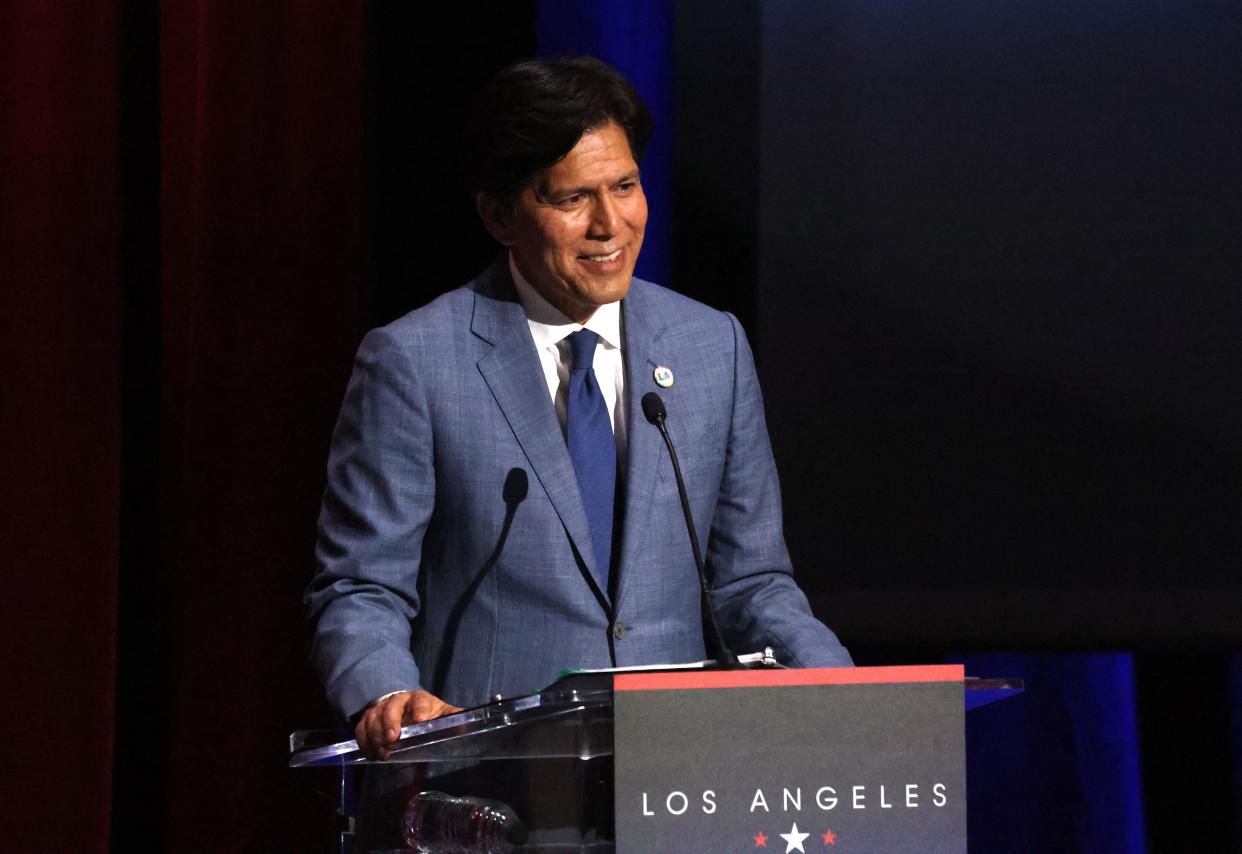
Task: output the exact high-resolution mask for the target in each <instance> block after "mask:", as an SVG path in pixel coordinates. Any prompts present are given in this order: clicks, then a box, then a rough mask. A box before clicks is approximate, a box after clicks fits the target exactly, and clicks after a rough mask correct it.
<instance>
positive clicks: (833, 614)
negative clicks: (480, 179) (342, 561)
mask: <svg viewBox="0 0 1242 854" xmlns="http://www.w3.org/2000/svg"><path fill="white" fill-rule="evenodd" d="M406 5H407V4H389V3H379V2H376V3H363V2H361V0H355V2H354V3H346V4H333V5H331V6H323V7H320V6H316V7H313V8H308V7H305V6H304V5H303V4H294V3H288V2H278V3H265V4H257V5H254V4H242V3H228V2H210V0H198V2H195V3H189V4H158V3H154V2H123V1H122V0H114V1H113V2H105V3H99V4H90V5H89V6H83V7H81V8H78V7H74V8H53V7H52V5H51V4H45V3H40V2H34V0H23V2H19V3H17V4H11V5H7V6H5V7H4V9H3V10H2V11H0V87H2V88H0V107H2V109H3V112H2V113H0V115H3V121H2V122H0V169H2V172H0V280H2V281H3V291H2V292H3V299H4V302H3V309H4V312H3V316H4V322H5V325H6V334H5V335H4V337H3V343H2V344H0V346H2V347H3V350H2V352H3V355H4V357H5V359H4V365H5V369H4V370H5V377H4V383H3V392H2V393H0V435H2V437H3V453H4V470H3V471H4V478H3V482H4V499H5V501H4V513H3V517H2V521H0V542H3V543H4V545H5V551H6V554H8V555H9V556H10V557H9V560H8V561H6V564H7V565H8V566H9V567H10V572H9V573H8V574H7V577H8V578H10V579H12V580H11V582H10V584H9V587H8V589H7V591H6V592H7V594H8V595H6V596H5V597H4V599H3V606H2V607H3V612H2V616H3V625H4V626H5V628H6V631H5V636H6V640H7V643H6V656H5V669H6V676H5V678H6V683H7V684H6V690H5V692H4V697H5V703H4V712H5V720H6V721H7V722H8V727H7V731H6V737H5V744H6V748H5V751H4V754H3V759H4V768H5V773H4V779H5V783H4V789H3V798H4V801H5V803H6V805H7V806H6V809H5V811H4V819H3V820H2V821H0V838H4V839H5V840H6V843H7V844H11V845H12V846H14V847H15V848H16V849H19V850H104V849H108V848H110V847H111V848H116V849H118V850H129V849H134V848H142V849H157V850H158V849H168V850H177V851H182V850H289V851H302V850H316V849H317V848H320V849H321V848H322V847H323V846H324V845H325V840H329V839H330V838H331V834H332V831H333V818H332V814H331V809H330V802H329V800H328V799H327V798H326V797H324V796H323V795H322V794H320V793H319V789H321V788H322V786H323V784H324V783H325V781H324V780H323V779H319V778H312V777H309V776H304V775H299V774H294V773H292V772H290V771H288V770H287V769H285V768H284V767H283V766H284V762H285V760H286V755H287V754H286V747H285V743H284V738H285V736H286V735H287V733H288V732H289V731H291V730H293V729H300V728H308V727H315V726H324V725H331V724H332V723H333V721H332V720H331V717H330V715H329V713H328V712H327V710H326V707H325V705H324V703H323V700H322V697H321V695H320V691H319V688H318V686H317V684H316V682H315V679H314V676H313V674H312V673H311V671H310V668H309V666H308V664H307V663H306V646H307V638H306V634H305V627H304V624H303V619H304V618H303V616H302V610H301V605H300V602H299V597H300V592H301V589H302V587H303V586H304V585H305V583H306V581H307V580H308V578H309V575H310V573H311V571H312V567H311V563H310V554H311V549H312V546H313V540H314V524H315V517H316V513H317V509H318V501H319V495H320V492H321V490H322V486H323V461H324V459H325V457H326V451H327V444H328V439H329V435H330V431H331V428H332V424H333V421H334V419H335V413H336V407H337V405H338V403H339V399H340V396H341V393H342V390H343V388H344V383H345V380H346V378H347V376H348V372H349V368H350V362H351V358H352V353H353V349H354V347H355V346H356V343H357V341H358V340H359V338H360V337H361V335H362V334H363V333H364V332H365V331H366V330H367V329H368V328H370V327H372V326H374V325H376V324H378V323H383V322H386V321H388V320H390V319H392V318H394V317H396V316H398V315H400V314H401V313H403V312H404V311H407V310H409V309H411V308H413V307H415V306H417V305H420V304H422V303H423V302H425V301H427V300H428V299H429V298H431V297H432V296H434V295H436V294H438V293H440V292H443V291H444V290H447V289H449V288H450V287H453V286H456V285H457V284H460V283H462V282H464V281H466V280H467V279H469V278H471V277H472V276H473V275H474V274H475V273H476V272H477V271H478V270H479V269H481V268H482V267H483V266H484V265H485V264H486V263H487V262H488V261H489V260H490V259H491V258H492V257H493V255H494V252H495V249H494V248H493V246H492V245H491V244H490V242H489V241H488V240H487V238H486V236H485V235H484V233H483V232H482V230H481V228H479V227H478V226H477V224H476V223H475V221H474V214H473V211H472V209H471V205H470V202H469V199H468V198H466V197H465V196H464V194H463V193H462V192H461V191H460V188H459V184H458V181H457V178H456V174H455V169H454V165H453V164H454V152H455V148H456V128H457V124H458V120H459V117H460V114H461V110H462V108H463V106H464V104H465V103H466V101H467V100H468V98H469V96H470V95H471V93H473V92H474V91H475V90H476V89H477V88H478V86H479V85H480V84H481V83H482V82H483V81H484V80H486V79H487V78H488V77H489V76H490V75H491V74H492V73H494V71H495V70H497V69H499V68H500V67H502V66H503V65H505V64H507V63H508V62H510V61H512V60H513V59H516V58H519V57H523V56H528V55H532V54H535V53H543V54H549V53H558V52H561V51H565V50H576V51H586V52H592V53H596V54H598V55H600V56H602V57H603V58H605V59H607V60H609V61H611V62H613V63H615V64H617V65H618V66H619V67H621V68H622V69H623V70H624V71H625V72H626V73H627V74H628V75H629V76H631V78H632V79H634V80H635V82H636V84H637V85H638V86H639V89H640V91H641V92H642V94H643V96H644V97H645V98H646V99H647V100H648V101H649V102H650V103H651V104H652V106H653V108H654V109H655V112H656V117H657V122H658V125H657V137H656V139H655V141H654V142H653V146H652V150H651V152H650V154H649V156H648V158H647V160H646V161H645V162H644V164H643V166H644V182H645V184H646V185H647V188H648V194H649V196H650V198H651V205H652V221H651V226H650V228H649V237H648V240H647V244H646V246H645V248H644V255H643V258H642V259H641V261H640V271H639V272H640V274H641V275H644V276H645V277H648V278H653V279H656V280H658V281H662V282H665V283H667V284H671V285H672V286H674V287H676V288H677V289H679V290H681V291H683V292H685V293H688V294H690V295H692V296H695V297H698V298H700V299H703V300H704V301H706V302H709V303H711V304H713V305H716V306H719V307H721V308H726V309H729V310H731V311H734V312H735V313H736V314H738V316H739V317H740V318H741V319H742V321H743V323H744V324H745V325H746V327H747V329H748V331H749V332H750V334H751V335H752V339H753V341H754V344H755V348H756V353H757V357H758V360H759V363H760V370H761V373H762V375H763V380H764V388H765V392H766V394H767V409H768V414H769V422H770V426H771V430H772V434H773V441H774V446H775V451H776V454H777V457H778V463H779V464H780V467H781V471H782V476H783V483H784V492H785V499H786V516H787V536H788V539H789V543H790V547H791V550H792V552H793V554H794V558H795V563H796V565H797V566H798V567H799V571H800V579H801V581H802V584H803V586H804V587H805V588H806V589H807V592H808V594H809V595H810V596H811V597H812V600H813V602H814V604H815V607H816V611H817V613H818V614H819V615H820V616H821V617H823V618H824V619H825V621H826V622H828V623H829V624H830V625H833V626H834V628H836V629H837V630H838V631H839V633H840V634H841V635H842V637H843V640H844V641H845V642H846V644H847V645H848V646H850V648H851V649H852V650H853V651H854V652H855V655H856V658H857V659H858V660H859V662H860V663H862V664H882V663H890V662H898V661H901V662H916V663H917V662H930V661H939V660H962V661H966V662H967V665H968V669H969V670H970V672H975V673H980V674H983V675H1015V676H1021V677H1024V678H1026V679H1027V683H1028V687H1029V690H1028V693H1027V694H1026V695H1025V696H1024V697H1023V698H1021V699H1019V700H1014V701H1009V702H1008V703H1006V704H1003V705H1001V706H997V707H991V708H987V709H983V710H981V711H979V712H976V713H973V714H972V719H971V722H970V725H969V726H970V731H969V733H968V736H969V740H970V744H971V756H970V767H969V775H970V779H971V781H972V788H971V839H972V850H978V851H1006V850H1015V847H1016V849H1017V850H1039V851H1078V850H1082V851H1114V850H1115V851H1136V850H1144V847H1145V846H1146V848H1149V849H1150V850H1153V851H1164V850H1212V851H1220V850H1232V849H1234V848H1235V847H1236V842H1237V838H1238V824H1237V822H1238V819H1239V792H1242V786H1240V785H1239V783H1238V774H1239V769H1240V768H1242V762H1239V761H1238V757H1239V749H1240V744H1242V733H1240V726H1242V724H1240V722H1242V716H1240V715H1239V712H1238V707H1239V698H1240V697H1242V666H1240V665H1239V658H1238V656H1237V655H1236V653H1235V650H1236V649H1237V647H1238V644H1239V640H1240V638H1242V630H1239V628H1238V620H1237V619H1236V615H1237V614H1238V613H1239V611H1240V610H1242V608H1240V607H1239V606H1242V596H1239V578H1238V572H1237V569H1236V566H1237V563H1238V560H1237V556H1238V554H1239V548H1238V547H1239V545H1240V543H1239V540H1240V539H1242V535H1240V534H1239V525H1238V519H1239V510H1242V507H1240V506H1239V505H1240V503H1242V500H1240V499H1239V489H1238V484H1239V474H1242V471H1240V469H1242V441H1240V439H1242V411H1240V408H1239V407H1240V405H1239V402H1238V400H1239V394H1238V392H1239V382H1238V380H1239V370H1242V367H1240V366H1242V362H1240V360H1239V355H1240V354H1239V344H1238V336H1237V335H1236V334H1235V332H1234V330H1235V329H1236V328H1237V327H1238V325H1239V321H1242V298H1239V296H1238V290H1237V289H1236V287H1234V286H1233V285H1234V282H1235V280H1236V274H1235V271H1236V270H1237V269H1238V266H1239V265H1238V261H1239V260H1242V259H1240V258H1239V255H1240V254H1242V252H1240V250H1239V243H1238V240H1237V238H1236V235H1237V234H1238V233H1239V231H1240V230H1242V229H1240V226H1242V210H1240V208H1242V202H1240V201H1239V199H1240V198H1242V194H1240V192H1239V191H1240V190H1242V117H1240V116H1239V111H1238V110H1237V104H1238V103H1239V101H1240V100H1242V99H1240V98H1239V96H1240V95H1242V91H1240V90H1242V85H1240V84H1242V12H1239V10H1238V8H1237V6H1236V5H1235V4H1224V3H1200V4H1194V5H1193V7H1191V6H1187V5H1186V4H1181V3H1176V2H1172V0H1167V2H1146V3H1137V4H1136V3H1120V2H1118V3H1101V4H1093V5H1091V6H1090V7H1087V8H1084V7H1082V6H1080V5H1078V4H1061V3H1054V2H1048V1H1047V0H1028V2H1021V3H1012V4H1003V5H1001V6H998V5H997V4H991V3H982V2H932V3H919V4H914V3H889V4H866V3H833V4H810V3H805V4H804V3H787V2H769V3H764V4H758V3H746V2H691V0H679V2H632V3H621V2H615V0H610V2H600V3H593V4H581V3H572V2H552V0H544V2H539V3H535V2H528V3H503V4H495V5H494V6H492V5H477V4H454V5H453V6H452V7H451V8H447V9H445V10H437V12H436V14H435V15H434V16H431V15H429V13H428V12H427V11H426V10H425V9H418V10H415V9H414V8H413V6H409V8H406ZM1014 840H1020V841H1019V842H1018V843H1016V846H1015V843H1014Z"/></svg>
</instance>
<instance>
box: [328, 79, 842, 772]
mask: <svg viewBox="0 0 1242 854" xmlns="http://www.w3.org/2000/svg"><path fill="white" fill-rule="evenodd" d="M649 128H650V119H649V117H648V114H647V111H646V108H645V107H644V106H643V105H642V103H641V102H640V101H639V100H638V98H637V96H636V94H635V93H634V91H633V89H632V88H631V87H630V85H629V84H628V83H627V82H626V81H625V80H624V79H623V78H622V77H620V75H618V74H617V73H616V72H615V71H614V70H613V69H611V68H609V67H608V66H606V65H604V64H603V63H600V62H598V61H597V60H592V59H587V58H571V59H561V60H554V61H534V62H527V63H521V64H519V65H517V66H513V67H511V68H509V69H507V70H506V71H504V72H502V73H501V75H500V76H499V77H498V78H497V79H496V80H494V81H493V83H492V84H491V85H490V86H489V88H488V90H487V91H486V92H485V93H484V95H483V97H482V98H481V100H480V102H479V105H478V107H477V109H476V112H475V114H474V118H473V119H472V122H471V127H470V133H469V134H468V139H469V141H470V142H469V146H470V149H471V150H470V151H468V152H467V158H466V159H467V162H468V166H469V168H470V172H471V178H472V180H473V181H474V184H475V190H476V196H475V198H476V202H477V206H478V210H479V213H480V215H481V217H482V219H483V222H484V224H485V226H486V227H487V229H488V230H489V232H490V233H491V234H492V235H493V236H494V237H495V238H496V239H497V240H498V241H499V242H500V243H501V244H502V245H503V246H504V247H506V249H507V252H506V254H505V256H504V257H502V258H501V259H499V260H498V261H497V263H496V264H494V265H493V266H492V267H491V268H490V269H488V270H487V271H485V272H484V273H483V274H482V275H481V276H480V277H479V278H478V279H476V280H475V281H474V282H471V283H470V284H469V285H467V286H465V287H462V288H459V289H458V290H455V291H452V292H450V293H448V294H445V295H444V296H442V297H440V298H439V299H437V300H435V301H434V302H432V303H431V304H429V305H427V306H425V307H423V308H421V309H419V310H417V311H414V312H412V313H410V314H408V315H406V316H405V317H403V318H401V319H400V320H398V321H396V322H395V323H393V324H391V325H389V326H386V327H384V328H382V329H377V330H375V331H373V332H372V333H370V334H369V335H368V336H367V337H366V339H365V340H364V342H363V344H362V346H361V348H360V350H359V353H358V358H357V362H356V365H355V369H354V375H353V378H352V379H351V381H350V384H349V389H348V391H347V393H346V396H345V401H344V404H343V406H342V409H341V415H340V419H339V422H338V424H337V428H336V432H335V434H334V436H333V441H332V451H331V456H330V459H329V462H328V487H327V491H326V494H325V497H324V504H323V510H322V513H321V516H320V525H319V543H318V546H317V549H316V557H317V562H318V565H319V573H318V575H317V576H316V578H315V580H314V582H313V583H312V585H311V586H310V588H309V590H308V591H307V594H306V600H307V603H308V607H309V610H310V615H311V618H312V620H313V621H314V625H315V640H314V650H313V657H314V659H315V663H316V665H317V667H318V669H319V672H320V675H321V677H322V679H323V681H324V684H325V686H326V689H327V692H328V696H329V699H330V700H331V701H332V702H333V704H334V705H335V706H336V707H337V708H338V709H339V710H340V712H341V713H342V714H344V715H348V716H355V715H357V716H359V719H358V722H357V726H356V730H355V732H356V734H357V736H358V741H359V743H360V744H361V745H363V747H364V749H366V750H367V752H368V753H370V754H371V755H372V756H384V755H386V753H387V749H388V746H389V745H390V744H391V743H392V742H393V741H395V739H396V737H397V733H398V731H399V729H400V727H401V726H403V725H408V724H409V723H413V722H416V721H421V720H427V719H430V718H433V717H436V716H438V715H442V714H445V713H448V712H451V711H454V710H456V709H457V707H459V706H470V705H476V704H478V703H481V702H484V701H486V700H487V699H488V698H489V697H491V696H493V695H495V694H502V695H505V696H511V695H514V694H522V693H528V692H531V691H535V690H538V689H539V688H541V687H543V686H544V685H546V684H548V683H549V682H551V681H552V680H553V679H554V678H555V676H556V675H557V673H558V672H559V671H561V670H562V669H565V668H577V667H611V666H626V665H641V664H656V663H670V662H688V661H697V660H700V659H702V658H704V657H705V645H704V637H703V629H702V623H701V620H702V611H701V608H700V586H699V580H698V577H697V575H696V572H695V566H694V559H693V552H692V549H691V545H690V541H689V537H688V534H687V531H686V526H685V522H684V518H683V514H682V509H681V505H680V502H679V498H678V492H677V485H676V482H675V479H674V476H673V469H672V466H671V463H670V460H669V457H668V455H667V452H666V449H665V448H664V446H663V443H662V440H661V437H660V436H659V434H658V431H657V429H656V427H654V426H652V425H651V424H649V423H647V421H646V419H645V418H644V416H643V410H642V405H641V403H640V401H641V399H642V397H643V395H645V394H647V393H648V392H658V393H659V394H660V396H661V397H662V398H663V401H664V404H665V406H666V409H667V413H668V417H667V424H668V430H669V432H670V434H671V436H672V439H673V442H674V443H675V445H676V448H677V452H678V456H679V457H680V461H681V466H682V470H683V472H684V475H685V480H686V486H687V490H688V494H689V501H690V508H691V511H692V514H693V517H694V521H695V527H696V529H697V530H698V531H700V532H707V533H706V534H705V536H704V537H703V539H704V543H703V545H704V548H705V559H706V567H707V573H708V578H709V580H710V584H711V587H712V593H711V603H712V608H713V610H714V611H715V613H716V615H717V617H718V619H719V621H720V624H721V626H722V629H723V631H724V634H725V637H726V639H727V640H728V641H729V642H730V646H732V647H733V648H734V649H737V650H739V651H741V652H749V651H755V650H760V649H763V648H764V647H772V648H773V649H774V650H775V651H776V654H777V657H778V658H779V659H780V660H782V661H783V662H785V663H788V664H791V665H795V666H835V665H848V664H849V663H850V660H849V655H848V653H846V651H845V650H844V648H843V647H842V646H841V645H840V644H839V642H838V641H837V639H836V637H835V636H834V635H833V633H832V632H831V631H829V630H828V629H827V628H826V627H825V626H824V625H823V624H822V623H820V622H819V621H818V620H816V619H815V618H814V616H812V614H811V612H810V609H809V607H808V604H807V601H806V598H805V596H804V595H803V594H802V592H801V591H800V590H799V589H798V587H797V586H796V585H795V583H794V581H793V577H792V570H791V567H790V561H789V556H788V553H787V551H786V548H785V544H784V539H783V535H782V532H781V509H780V491H779V486H778V483H777V477H776V470H775V466H774V463H773V459H772V452H771V449H770V447H769V442H768V435H767V429H766V426H765V423H764V416H763V405H762V400H761V398H760V393H759V386H758V382H757V379H756V375H755V368H754V363H753V359H752V357H751V352H750V349H749V347H748V345H747V343H746V339H745V336H744V335H743V332H742V329H741V327H740V326H739V325H738V322H737V320H736V319H734V318H733V317H732V316H730V315H728V314H725V313H722V312H719V311H715V310H713V309H710V308H708V307H706V306H704V305H702V304H699V303H696V302H694V301H692V300H689V299H687V298H685V297H682V296H679V295H677V294H675V293H673V292H671V291H667V290H664V289H663V288H660V287H658V286H656V285H653V284H650V283H647V282H644V281H641V280H639V279H634V278H633V271H634V263H635V261H636V259H637V257H638V253H639V251H640V249H641V248H642V241H643V230H644V227H645V225H646V220H647V205H646V200H645V198H644V196H643V190H642V185H641V182H640V179H639V169H638V165H637V160H638V158H639V157H640V156H641V152H642V149H643V146H644V144H645V143H646V141H647V138H648V136H649Z"/></svg>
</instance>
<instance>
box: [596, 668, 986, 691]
mask: <svg viewBox="0 0 1242 854" xmlns="http://www.w3.org/2000/svg"><path fill="white" fill-rule="evenodd" d="M965 678H966V668H965V667H964V666H963V665H961V664H928V665H907V666H899V667H817V668H808V669H805V670H706V671H702V670H700V671H690V672H686V671H681V672H676V673H659V672H657V673H617V674H614V675H613V677H612V688H613V690H614V691H671V690H686V689H693V688H760V687H769V686H773V685H882V684H888V683H902V682H961V681H962V680H963V679H965Z"/></svg>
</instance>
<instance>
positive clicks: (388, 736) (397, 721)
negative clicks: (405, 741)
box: [377, 691, 410, 744]
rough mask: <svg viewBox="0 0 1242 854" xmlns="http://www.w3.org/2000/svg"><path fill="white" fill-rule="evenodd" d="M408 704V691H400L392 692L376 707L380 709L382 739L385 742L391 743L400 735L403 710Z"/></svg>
mask: <svg viewBox="0 0 1242 854" xmlns="http://www.w3.org/2000/svg"><path fill="white" fill-rule="evenodd" d="M409 704H410V694H409V692H407V691H402V692H401V693H400V694H393V695H392V696H391V697H389V698H388V699H387V700H385V701H384V702H382V703H380V705H379V706H378V707H377V708H378V709H379V710H380V718H381V721H382V726H383V740H384V742H385V743H386V744H392V743H393V742H394V741H396V740H397V738H398V736H400V735H401V727H402V725H403V724H404V723H405V714H406V711H405V710H406V708H407V707H408V706H409Z"/></svg>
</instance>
